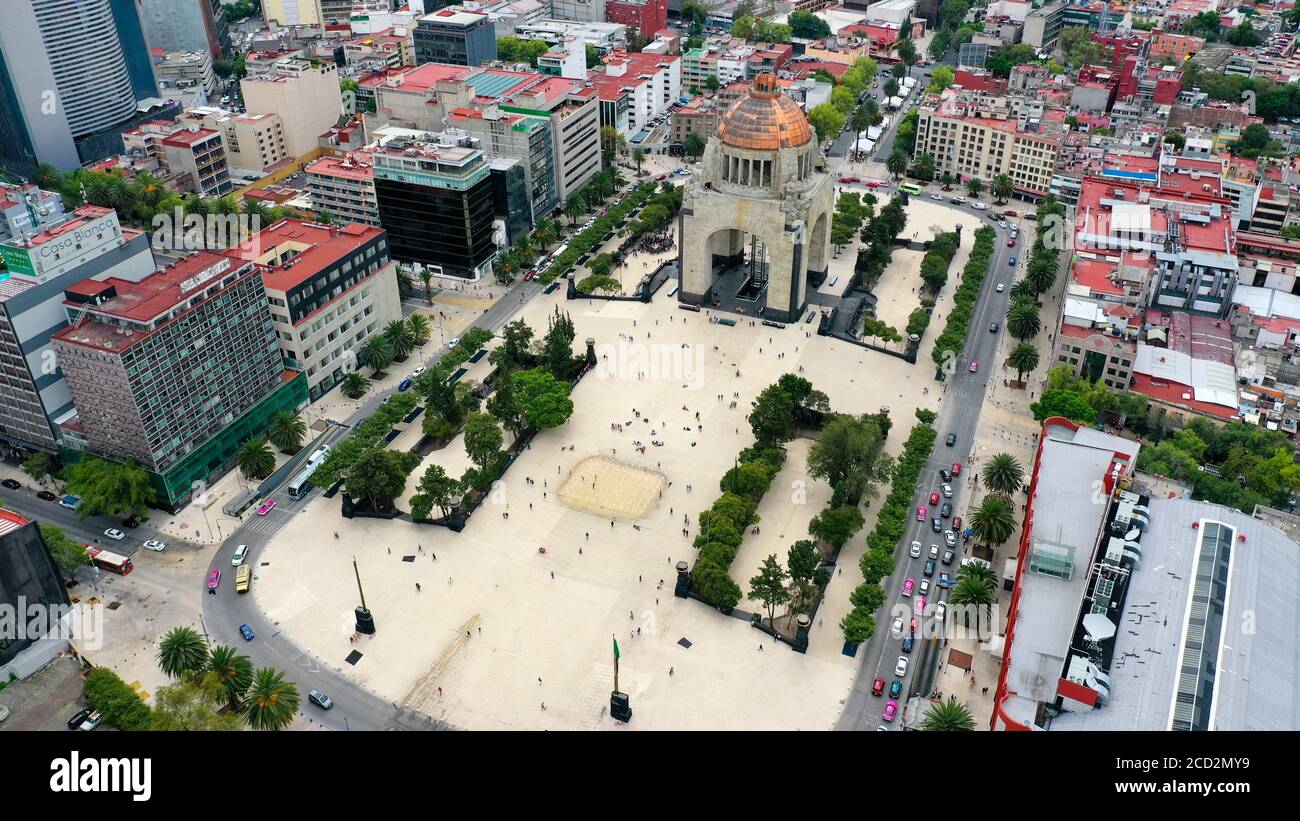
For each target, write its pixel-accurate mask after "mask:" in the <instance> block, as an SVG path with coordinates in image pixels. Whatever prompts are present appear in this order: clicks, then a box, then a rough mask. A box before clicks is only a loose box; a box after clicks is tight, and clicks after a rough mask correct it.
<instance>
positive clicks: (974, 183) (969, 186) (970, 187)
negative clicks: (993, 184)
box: [966, 177, 984, 199]
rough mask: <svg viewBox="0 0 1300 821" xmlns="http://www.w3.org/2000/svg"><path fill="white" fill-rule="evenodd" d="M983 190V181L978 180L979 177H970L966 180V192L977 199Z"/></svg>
mask: <svg viewBox="0 0 1300 821" xmlns="http://www.w3.org/2000/svg"><path fill="white" fill-rule="evenodd" d="M983 190H984V183H982V182H980V179H979V177H971V178H970V179H969V180H966V193H968V194H970V195H971V196H972V197H974V198H976V199H978V198H979V195H980V192H982V191H983Z"/></svg>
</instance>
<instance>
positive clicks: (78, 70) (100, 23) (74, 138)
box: [0, 0, 156, 177]
mask: <svg viewBox="0 0 1300 821" xmlns="http://www.w3.org/2000/svg"><path fill="white" fill-rule="evenodd" d="M128 6H131V4H130V3H126V4H125V5H121V6H120V7H119V6H115V5H114V2H113V0H24V2H17V3H7V4H6V6H5V14H4V25H0V162H3V163H4V165H5V168H6V169H8V170H9V171H10V172H11V173H18V174H22V175H24V176H28V177H30V176H33V174H34V172H35V168H36V165H37V164H38V163H42V162H44V163H49V164H50V165H53V166H55V167H56V168H58V169H60V170H64V171H68V170H72V169H75V168H78V167H80V166H81V165H83V164H84V163H88V162H94V161H97V160H101V159H104V158H105V157H109V156H113V155H115V154H118V153H120V152H121V149H122V138H121V135H120V131H121V129H122V128H123V127H124V126H129V125H130V124H131V123H132V121H133V119H134V118H135V117H136V115H137V112H136V102H137V89H141V90H145V87H146V86H149V85H150V84H151V83H152V77H153V75H152V68H151V66H150V65H149V60H148V53H147V51H146V52H144V53H143V54H138V53H133V54H132V57H133V59H132V62H131V63H130V65H128V60H127V56H126V50H125V49H124V48H123V41H122V39H121V37H120V36H119V34H118V31H119V25H121V26H122V31H124V32H125V33H126V34H127V35H128V36H130V35H133V34H135V33H137V32H138V29H139V22H138V17H137V18H136V19H135V25H134V27H132V25H131V22H132V21H131V20H130V14H129V13H128V12H129V11H130V8H128ZM115 10H116V12H117V13H115ZM119 15H120V16H121V18H122V19H121V22H120V24H119ZM137 57H139V58H140V59H135V58H137ZM141 60H142V61H143V64H142V62H141ZM132 67H135V68H136V72H135V73H133V71H132ZM144 69H147V70H148V77H147V78H146V77H144V76H142V75H140V74H139V72H140V71H142V70H144ZM153 93H155V94H156V87H155V91H154V92H153ZM151 96H152V94H151Z"/></svg>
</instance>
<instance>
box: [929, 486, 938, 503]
mask: <svg viewBox="0 0 1300 821" xmlns="http://www.w3.org/2000/svg"><path fill="white" fill-rule="evenodd" d="M930 504H932V505H937V504H939V491H937V490H936V491H935V492H934V493H931V494H930Z"/></svg>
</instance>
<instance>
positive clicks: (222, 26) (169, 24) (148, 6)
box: [113, 0, 230, 60]
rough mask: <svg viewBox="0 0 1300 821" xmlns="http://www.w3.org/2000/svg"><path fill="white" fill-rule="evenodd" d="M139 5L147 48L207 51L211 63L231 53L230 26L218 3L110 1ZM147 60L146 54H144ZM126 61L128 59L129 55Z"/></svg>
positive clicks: (216, 0) (206, 0)
mask: <svg viewBox="0 0 1300 821" xmlns="http://www.w3.org/2000/svg"><path fill="white" fill-rule="evenodd" d="M113 2H114V3H119V2H120V3H130V4H133V5H134V4H139V5H140V6H141V14H140V18H141V19H142V20H143V21H144V30H145V34H146V35H147V37H148V40H149V46H150V47H152V48H160V49H163V50H164V51H206V52H208V53H209V54H211V55H212V59H213V60H220V59H222V58H224V57H225V56H226V55H227V54H229V53H230V27H229V26H228V25H227V23H226V17H225V15H224V14H223V13H222V11H221V0H113ZM145 56H146V57H148V54H147V53H146V54H145ZM128 59H130V57H129V55H128Z"/></svg>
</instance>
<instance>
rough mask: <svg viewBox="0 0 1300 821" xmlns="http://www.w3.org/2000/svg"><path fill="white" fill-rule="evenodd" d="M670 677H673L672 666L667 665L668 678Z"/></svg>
mask: <svg viewBox="0 0 1300 821" xmlns="http://www.w3.org/2000/svg"><path fill="white" fill-rule="evenodd" d="M672 677H673V668H671V667H669V668H668V678H672Z"/></svg>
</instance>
